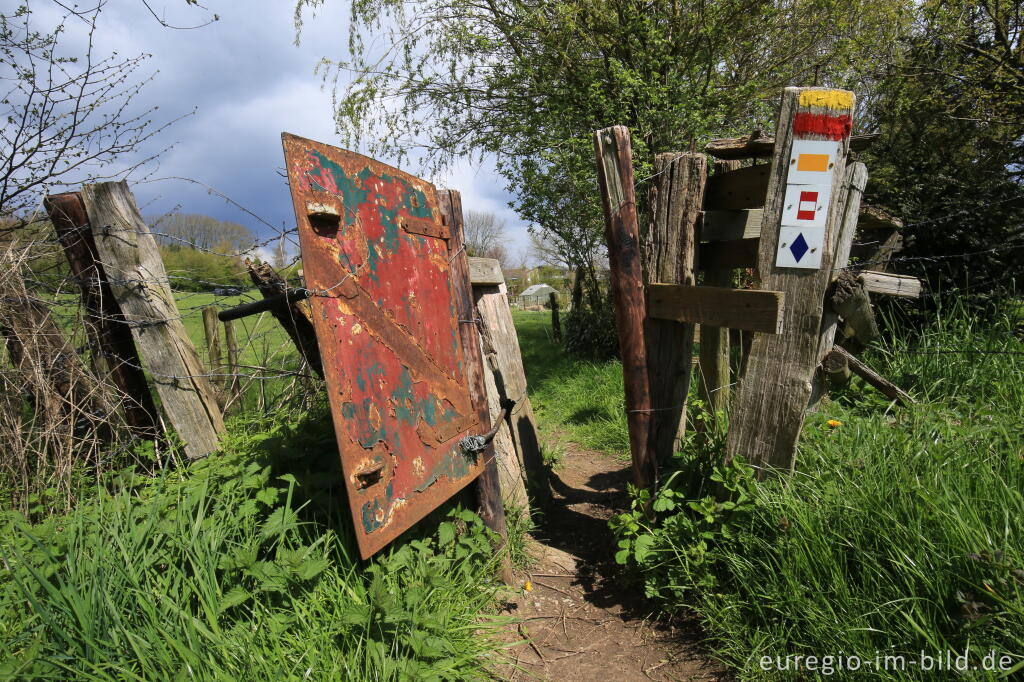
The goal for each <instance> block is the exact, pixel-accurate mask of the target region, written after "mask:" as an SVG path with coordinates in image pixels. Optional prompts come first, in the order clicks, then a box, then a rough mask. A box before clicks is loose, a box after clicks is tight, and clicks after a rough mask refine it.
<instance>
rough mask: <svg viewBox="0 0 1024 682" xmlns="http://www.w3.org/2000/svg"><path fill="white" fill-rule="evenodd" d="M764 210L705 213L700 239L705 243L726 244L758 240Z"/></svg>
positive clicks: (752, 209) (749, 209)
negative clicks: (725, 242) (728, 242)
mask: <svg viewBox="0 0 1024 682" xmlns="http://www.w3.org/2000/svg"><path fill="white" fill-rule="evenodd" d="M763 214H764V209H762V208H748V209H745V210H742V211H704V223H703V227H702V228H701V231H700V239H701V241H704V242H724V241H732V240H734V239H756V238H757V237H760V236H761V220H762V217H763Z"/></svg>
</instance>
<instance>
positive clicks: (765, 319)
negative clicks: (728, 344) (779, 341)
mask: <svg viewBox="0 0 1024 682" xmlns="http://www.w3.org/2000/svg"><path fill="white" fill-rule="evenodd" d="M784 311H785V295H784V294H783V293H782V292H781V291H762V290H754V289H728V288H725V287H708V286H701V287H695V286H684V285H680V284H651V285H649V286H648V287H647V313H648V314H649V315H650V316H651V317H654V318H657V319H660V320H676V321H679V322H696V323H697V324H706V325H709V326H712V327H726V328H728V329H746V330H749V331H755V332H763V333H765V334H778V333H780V332H781V330H782V328H783V320H784V318H785V315H784Z"/></svg>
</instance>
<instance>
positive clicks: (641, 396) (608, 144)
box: [594, 126, 658, 488]
mask: <svg viewBox="0 0 1024 682" xmlns="http://www.w3.org/2000/svg"><path fill="white" fill-rule="evenodd" d="M594 155H595V157H596V159H597V180H598V185H599V187H600V189H601V200H602V201H601V204H602V206H603V207H604V219H605V239H606V241H607V243H608V265H609V267H610V269H611V289H612V302H613V303H614V305H615V320H616V326H617V327H618V333H619V355H620V357H621V358H622V375H623V384H624V387H625V394H626V421H627V424H628V426H629V449H630V453H631V455H632V459H633V482H634V483H635V484H636V486H637V487H639V488H649V487H651V486H654V485H656V484H657V480H658V465H657V461H656V459H655V458H654V453H653V452H651V450H650V446H649V442H650V441H649V437H650V428H651V392H650V384H649V383H648V378H647V377H648V375H647V345H646V344H645V343H644V318H645V317H646V313H645V309H644V285H643V283H644V280H643V272H642V270H641V263H640V249H639V239H638V238H639V230H638V228H637V214H636V194H635V190H634V187H633V151H632V145H631V143H630V137H629V129H628V128H626V127H625V126H612V127H611V128H605V129H604V130H598V131H595V133H594Z"/></svg>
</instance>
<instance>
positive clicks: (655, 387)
mask: <svg viewBox="0 0 1024 682" xmlns="http://www.w3.org/2000/svg"><path fill="white" fill-rule="evenodd" d="M654 171H655V175H657V177H658V182H657V183H656V184H655V185H654V186H653V187H652V189H651V201H650V205H651V207H652V208H651V210H652V214H653V215H652V219H651V221H650V223H649V226H648V230H647V234H646V235H645V236H644V240H643V259H644V274H645V277H646V280H647V282H648V283H655V282H657V283H666V284H680V285H686V286H692V285H694V284H695V283H696V277H695V271H694V263H695V259H696V255H697V223H698V221H699V220H700V213H701V207H702V205H703V202H704V186H705V184H706V183H707V175H708V173H707V159H706V158H705V156H704V155H703V154H678V153H668V154H658V156H657V157H656V158H655V162H654ZM644 339H645V341H646V344H647V374H648V382H649V384H650V391H651V409H652V410H653V412H652V413H651V426H650V429H651V431H650V438H651V443H650V447H651V448H652V449H653V451H654V452H653V454H654V456H655V457H656V458H657V459H658V460H660V461H667V460H668V459H669V458H670V457H671V456H672V454H673V453H674V452H677V451H678V450H679V449H680V448H681V447H682V439H683V436H684V435H685V433H686V396H687V394H688V393H689V390H690V376H691V374H692V372H691V363H690V359H691V356H692V355H693V323H692V322H685V321H684V322H680V321H677V320H674V319H663V318H662V319H659V318H657V317H652V316H650V315H648V317H647V319H646V320H645V322H644Z"/></svg>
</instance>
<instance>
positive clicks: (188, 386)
mask: <svg viewBox="0 0 1024 682" xmlns="http://www.w3.org/2000/svg"><path fill="white" fill-rule="evenodd" d="M82 199H83V200H84V201H85V209H86V214H87V216H88V218H89V224H90V225H91V227H92V234H93V238H94V239H95V241H96V252H97V255H98V256H99V260H100V262H101V263H102V264H103V269H104V271H105V272H106V275H107V277H108V281H109V282H110V289H111V291H112V293H113V294H114V297H115V298H116V299H117V302H118V304H119V305H120V307H121V310H122V311H123V313H124V317H125V320H126V322H127V324H128V326H129V327H130V328H131V330H132V337H133V338H134V339H135V343H136V344H137V345H138V348H139V353H140V355H141V356H142V359H143V361H144V362H145V363H146V366H147V368H148V369H149V371H150V373H151V374H152V375H153V383H154V384H155V385H156V390H157V393H159V395H160V400H161V402H162V404H163V409H164V412H165V413H166V415H167V418H168V420H169V421H170V423H171V425H172V426H173V427H174V429H175V430H176V431H177V432H178V435H179V436H180V437H181V439H182V441H183V442H184V443H185V454H186V456H187V457H188V458H189V459H198V458H201V457H205V456H206V455H208V454H210V453H211V452H213V451H215V450H216V449H217V447H218V440H219V435H220V433H221V432H223V430H224V421H223V417H222V415H221V410H220V407H219V405H218V404H217V397H216V392H215V390H214V388H213V386H212V384H211V383H210V381H209V380H208V379H207V376H206V370H205V369H204V368H203V365H202V362H201V361H200V360H199V356H198V355H197V354H196V349H195V347H194V346H193V345H192V342H191V341H190V340H189V338H188V334H187V333H186V332H185V325H184V324H182V322H181V314H180V313H179V311H178V308H177V306H176V305H175V302H174V295H173V294H172V293H171V288H170V286H169V285H168V280H167V272H166V270H164V264H163V261H161V259H160V252H159V251H158V249H157V245H156V240H155V239H154V238H153V234H152V233H151V232H150V230H149V226H147V225H146V222H145V221H144V220H143V219H142V215H141V214H140V213H139V209H138V207H137V206H136V204H135V198H134V197H133V196H132V193H131V191H130V190H129V189H128V184H127V183H126V182H104V183H99V184H95V185H85V186H83V187H82Z"/></svg>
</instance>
